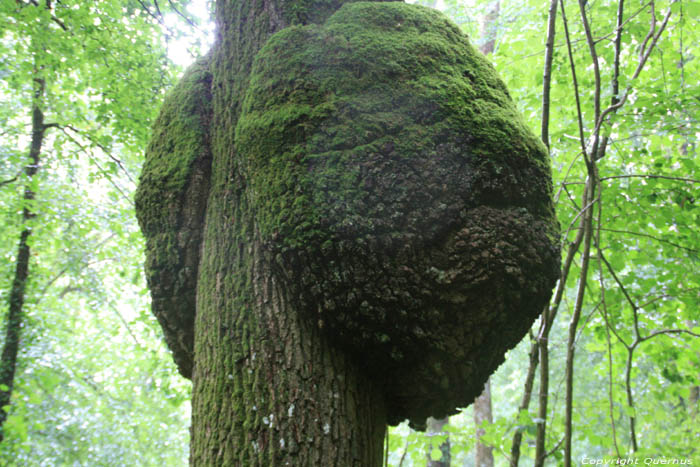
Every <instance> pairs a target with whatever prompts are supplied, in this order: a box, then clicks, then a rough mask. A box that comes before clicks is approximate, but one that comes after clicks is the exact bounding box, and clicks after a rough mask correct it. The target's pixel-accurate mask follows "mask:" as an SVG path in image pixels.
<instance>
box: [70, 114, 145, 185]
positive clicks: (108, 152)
mask: <svg viewBox="0 0 700 467" xmlns="http://www.w3.org/2000/svg"><path fill="white" fill-rule="evenodd" d="M56 126H58V127H59V128H60V129H61V130H63V129H64V128H67V129H69V130H71V131H73V132H75V133H77V134H79V135H81V136H82V132H81V131H80V130H78V129H77V128H75V127H73V126H72V125H63V126H59V125H56ZM64 133H65V131H64ZM88 140H89V141H90V142H91V143H92V144H94V145H95V146H97V147H98V148H100V149H101V150H102V152H104V153H105V154H106V155H107V157H109V158H110V159H112V161H114V162H115V163H116V164H117V165H118V166H119V168H120V169H122V172H124V175H126V178H128V179H129V181H130V182H131V183H136V182H135V181H134V179H133V178H132V176H131V175H130V174H129V171H128V170H126V167H124V164H123V163H122V161H121V160H120V159H118V158H116V157H114V156H113V155H112V154H111V151H109V150H108V149H107V148H106V147H104V145H103V144H102V143H100V142H99V141H94V140H93V139H92V138H89V137H88ZM74 141H75V140H74Z"/></svg>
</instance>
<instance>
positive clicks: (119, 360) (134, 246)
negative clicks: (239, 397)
mask: <svg viewBox="0 0 700 467" xmlns="http://www.w3.org/2000/svg"><path fill="white" fill-rule="evenodd" d="M172 6H174V7H176V8H178V9H179V8H180V7H181V5H179V4H177V3H173V4H172ZM168 11H173V10H172V8H171V7H168V8H167V9H165V8H164V9H163V11H162V15H161V14H160V13H158V12H157V11H156V8H155V4H153V3H150V4H146V3H142V4H138V3H133V2H123V1H99V2H87V3H86V2H74V1H70V0H63V1H60V2H52V1H41V2H22V1H3V2H0V31H1V32H0V36H1V39H0V57H1V58H0V100H1V101H2V103H0V127H1V128H0V131H1V135H2V136H1V137H0V154H1V155H0V184H1V185H0V207H1V209H2V217H1V218H0V235H1V238H2V241H1V242H0V245H1V246H0V258H2V261H1V262H0V297H1V298H2V301H3V303H9V306H8V307H5V305H3V306H2V318H3V325H4V328H5V329H6V332H7V334H6V337H5V339H4V340H3V341H2V342H1V343H0V344H2V345H3V349H4V352H3V356H4V357H3V369H4V370H6V371H5V372H4V373H3V379H4V381H3V383H4V386H2V387H0V390H2V391H1V392H2V395H3V396H4V397H5V399H4V402H3V411H2V419H3V421H4V420H5V417H7V419H6V422H5V424H4V426H3V435H4V440H3V442H2V444H0V463H2V464H3V465H39V463H41V464H42V465H66V464H74V463H81V464H82V463H89V464H91V465H122V464H127V465H151V464H155V463H166V464H169V465H178V464H182V463H183V457H184V456H185V453H186V449H177V448H175V449H173V447H174V446H178V445H182V444H183V443H184V442H185V440H186V436H187V434H186V418H187V407H186V406H185V404H184V402H185V401H186V399H187V396H188V387H187V385H186V384H183V383H182V382H180V381H177V380H176V379H175V378H173V377H172V376H171V370H170V369H169V363H168V362H167V360H165V359H164V358H162V357H163V355H164V354H165V349H164V347H163V346H162V344H160V341H159V340H158V339H156V338H155V336H156V334H155V332H156V330H157V324H156V323H155V322H154V320H152V319H151V317H150V314H149V313H147V312H146V306H147V303H146V299H145V293H146V292H145V285H144V284H143V278H142V274H141V272H140V269H141V265H140V261H139V259H138V258H139V256H140V254H141V253H140V251H141V248H142V242H141V239H140V236H139V235H138V228H137V227H136V223H135V221H134V220H133V219H134V215H133V204H132V203H133V202H132V201H131V199H130V198H131V192H132V191H133V188H134V178H135V174H136V173H137V171H138V165H139V158H140V152H141V148H142V147H143V145H144V141H145V139H146V138H147V137H148V135H149V126H150V123H151V120H152V117H153V115H154V113H155V112H156V110H157V107H158V105H159V101H160V98H161V97H162V95H163V93H164V89H165V88H166V87H167V86H168V85H169V84H170V83H171V82H172V80H173V78H174V77H175V75H176V74H177V69H176V68H175V67H174V66H173V65H172V63H171V62H170V60H169V59H168V57H167V44H168V43H169V42H171V43H172V42H175V41H177V40H178V37H179V36H180V34H176V33H173V32H170V31H165V35H164V34H163V29H162V28H163V24H162V23H165V22H170V23H173V22H177V20H175V15H176V13H170V14H169V13H168ZM178 17H179V16H178ZM182 21H183V22H184V20H182ZM39 143H43V144H41V145H40V144H39ZM40 146H41V147H40ZM40 149H41V150H40ZM25 167H26V169H24V168H25ZM18 240H19V252H18V250H17V243H18ZM30 251H31V254H29V253H30ZM16 271H17V272H19V274H17V273H16ZM13 282H14V284H15V286H14V287H13V286H12V283H13ZM19 285H24V288H23V290H21V289H20V287H19ZM18 305H23V306H22V307H21V309H20V307H19V306H18ZM19 330H21V336H20V335H19V332H18V331H19ZM12 354H14V356H16V376H15V378H14V380H10V379H7V377H8V376H9V375H10V371H7V370H12V369H13V368H11V367H12V366H14V362H13V361H12V360H13V358H12V357H13V355H12ZM8 383H10V384H8ZM156 388H158V389H159V390H158V391H155V390H156ZM10 390H11V392H12V397H11V399H10V397H9V396H10ZM164 427H170V429H164ZM135 445H142V446H143V448H142V449H134V446H135Z"/></svg>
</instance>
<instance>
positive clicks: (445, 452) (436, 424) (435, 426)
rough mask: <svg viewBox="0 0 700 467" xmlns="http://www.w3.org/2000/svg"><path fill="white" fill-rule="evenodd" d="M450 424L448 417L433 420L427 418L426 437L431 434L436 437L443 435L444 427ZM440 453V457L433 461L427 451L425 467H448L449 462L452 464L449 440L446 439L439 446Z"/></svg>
mask: <svg viewBox="0 0 700 467" xmlns="http://www.w3.org/2000/svg"><path fill="white" fill-rule="evenodd" d="M449 422H450V417H445V418H440V419H437V418H433V417H429V418H428V423H427V429H426V433H427V434H428V436H430V435H431V434H436V435H441V434H444V433H445V432H444V428H445V425H447V424H448V423H449ZM429 449H430V450H432V449H433V447H432V446H430V448H429ZM440 452H442V457H440V459H438V460H433V459H432V457H431V455H430V451H428V463H427V464H426V465H427V467H450V462H452V458H451V456H450V438H449V437H447V438H446V439H445V441H444V442H443V443H441V444H440Z"/></svg>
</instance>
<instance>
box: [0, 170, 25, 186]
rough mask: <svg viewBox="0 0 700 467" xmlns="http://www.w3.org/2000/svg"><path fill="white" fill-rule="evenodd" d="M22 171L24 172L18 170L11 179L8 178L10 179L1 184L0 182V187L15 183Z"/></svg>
mask: <svg viewBox="0 0 700 467" xmlns="http://www.w3.org/2000/svg"><path fill="white" fill-rule="evenodd" d="M23 171H24V169H19V171H17V174H16V175H15V176H14V177H12V178H10V179H7V180H3V181H1V182H0V186H5V185H9V184H10V183H14V182H16V181H17V179H19V176H20V175H22V172H23Z"/></svg>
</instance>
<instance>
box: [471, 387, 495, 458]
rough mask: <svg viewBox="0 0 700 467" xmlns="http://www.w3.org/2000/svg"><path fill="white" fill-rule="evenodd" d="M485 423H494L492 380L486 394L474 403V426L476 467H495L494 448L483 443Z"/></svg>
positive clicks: (483, 393)
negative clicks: (483, 426) (483, 425)
mask: <svg viewBox="0 0 700 467" xmlns="http://www.w3.org/2000/svg"><path fill="white" fill-rule="evenodd" d="M484 422H488V423H493V414H492V412H491V379H490V378H489V380H488V381H486V385H485V386H484V392H482V393H481V395H480V396H479V397H477V398H476V400H475V401H474V425H475V426H476V457H475V464H474V465H476V467H493V448H492V447H490V446H487V445H485V444H483V443H482V442H481V436H482V435H483V434H484V429H483V428H481V425H482V424H483V423H484Z"/></svg>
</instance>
